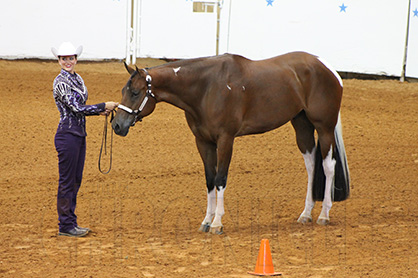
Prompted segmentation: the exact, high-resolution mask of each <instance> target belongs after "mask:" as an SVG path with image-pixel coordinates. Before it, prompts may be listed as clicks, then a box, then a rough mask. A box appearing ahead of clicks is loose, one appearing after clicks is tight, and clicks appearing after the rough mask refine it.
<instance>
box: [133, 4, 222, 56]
mask: <svg viewBox="0 0 418 278" xmlns="http://www.w3.org/2000/svg"><path fill="white" fill-rule="evenodd" d="M139 1H140V4H139V14H140V28H139V29H140V31H139V32H140V34H139V36H140V39H139V52H138V54H139V55H138V56H139V57H153V58H162V57H166V58H191V57H201V56H209V55H215V54H216V20H217V18H216V15H217V13H216V11H215V12H214V13H195V12H193V1H187V0H158V1H156V0H139ZM208 2H209V1H208Z"/></svg>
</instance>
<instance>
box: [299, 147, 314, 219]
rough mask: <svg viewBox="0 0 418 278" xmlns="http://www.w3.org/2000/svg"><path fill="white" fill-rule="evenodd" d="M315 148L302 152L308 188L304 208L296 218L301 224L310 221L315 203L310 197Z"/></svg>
mask: <svg viewBox="0 0 418 278" xmlns="http://www.w3.org/2000/svg"><path fill="white" fill-rule="evenodd" d="M315 150H316V148H314V149H313V150H312V152H306V153H305V154H303V159H304V160H305V166H306V171H307V172H308V190H307V192H306V199H305V209H304V210H303V212H302V214H301V215H300V216H299V219H298V222H300V223H303V224H305V223H307V222H311V221H312V215H311V212H312V209H313V207H314V205H315V202H314V200H313V198H312V184H313V178H314V170H315Z"/></svg>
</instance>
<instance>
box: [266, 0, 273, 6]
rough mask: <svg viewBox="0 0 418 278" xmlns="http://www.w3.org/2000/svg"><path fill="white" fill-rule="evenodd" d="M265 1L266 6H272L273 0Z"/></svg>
mask: <svg viewBox="0 0 418 278" xmlns="http://www.w3.org/2000/svg"><path fill="white" fill-rule="evenodd" d="M266 1H267V6H272V7H273V2H274V0H266Z"/></svg>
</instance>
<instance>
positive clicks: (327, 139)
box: [316, 129, 336, 225]
mask: <svg viewBox="0 0 418 278" xmlns="http://www.w3.org/2000/svg"><path fill="white" fill-rule="evenodd" d="M318 140H319V144H320V145H321V153H322V157H323V158H324V159H323V161H322V167H323V169H324V174H325V191H324V199H323V201H322V210H321V214H320V215H319V217H318V220H317V222H316V223H317V224H319V225H327V224H328V223H329V211H330V210H331V207H332V184H333V182H334V175H335V164H336V161H335V159H334V158H333V154H332V153H333V144H334V131H333V130H332V129H331V130H328V131H323V132H321V131H318Z"/></svg>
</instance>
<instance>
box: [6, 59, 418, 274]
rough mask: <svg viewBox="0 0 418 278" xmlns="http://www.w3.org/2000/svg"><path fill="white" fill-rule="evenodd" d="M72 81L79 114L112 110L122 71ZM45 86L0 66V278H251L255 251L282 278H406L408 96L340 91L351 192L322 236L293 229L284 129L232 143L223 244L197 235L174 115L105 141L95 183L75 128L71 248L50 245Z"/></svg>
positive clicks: (43, 71)
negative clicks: (77, 86)
mask: <svg viewBox="0 0 418 278" xmlns="http://www.w3.org/2000/svg"><path fill="white" fill-rule="evenodd" d="M158 63H164V62H163V61H155V60H139V61H138V66H139V67H144V66H153V65H156V64H158ZM77 71H78V72H79V73H80V74H81V75H82V76H83V78H84V80H85V82H86V85H87V87H88V89H89V93H90V98H89V101H88V103H90V104H94V103H98V102H102V101H108V100H114V101H120V99H121V93H120V92H121V88H122V87H123V86H124V84H125V82H126V81H127V79H128V74H127V73H126V72H125V69H124V67H123V64H122V63H119V62H108V63H79V65H77ZM58 72H59V66H58V64H57V63H56V62H48V61H0V97H1V102H0V105H1V114H0V124H1V126H2V133H1V143H0V144H1V157H2V162H1V167H0V206H1V214H0V238H1V243H0V277H221V278H226V277H228V278H232V277H252V276H250V275H248V274H247V271H253V270H254V267H255V263H256V259H257V254H258V251H259V246H260V241H261V239H262V238H267V239H269V242H270V246H271V252H272V256H273V262H274V267H275V270H276V271H280V272H282V273H283V277H289V278H290V277H315V278H320V277H350V278H351V277H418V241H417V240H416V238H418V140H417V138H418V117H417V111H418V84H417V83H400V82H398V81H360V80H344V83H345V90H344V97H343V104H342V122H343V127H344V140H345V145H346V151H347V155H348V161H349V166H350V171H351V179H352V185H353V188H352V195H351V197H350V199H349V200H347V201H345V202H341V203H335V204H334V206H333V208H332V210H331V224H330V225H329V226H327V227H322V226H318V225H316V224H310V225H305V226H303V225H300V224H297V222H296V220H297V218H298V216H299V214H300V213H301V212H302V210H303V206H304V198H305V187H306V179H307V175H306V171H305V167H304V162H303V159H302V156H301V154H300V153H299V151H298V149H297V147H296V143H295V136H294V132H293V129H292V127H291V126H290V125H289V124H287V125H285V126H283V127H281V128H279V129H277V130H275V131H272V132H269V133H266V134H262V135H256V136H247V137H242V138H238V139H236V142H235V147H234V155H233V159H232V163H231V167H230V174H229V180H228V187H227V191H226V193H225V203H226V214H225V216H224V218H223V224H224V226H225V227H224V231H225V233H224V234H223V235H220V236H215V235H210V234H203V233H199V232H198V231H197V230H198V228H199V226H200V222H201V221H202V220H203V218H204V214H205V209H206V188H205V183H204V182H205V181H204V174H203V166H202V162H201V160H200V157H199V155H198V152H197V150H196V147H195V145H194V138H193V135H192V134H191V132H190V130H189V129H188V127H187V124H186V120H185V118H184V114H183V111H181V110H179V109H177V108H175V107H173V106H170V105H168V104H165V103H161V104H158V105H157V109H156V110H155V112H154V113H153V114H152V115H150V116H149V117H147V118H145V119H144V121H143V122H142V123H139V124H137V125H136V126H135V127H134V128H132V129H131V131H130V133H129V135H128V136H127V137H126V138H122V137H118V136H115V137H114V146H113V167H112V170H111V172H110V173H109V174H108V175H103V174H101V173H100V172H99V171H98V167H97V161H98V156H99V149H100V144H101V138H102V133H103V125H104V120H105V118H104V117H102V116H96V117H89V118H88V124H87V132H88V137H87V146H88V148H87V158H86V165H85V174H84V180H83V185H82V187H81V189H80V193H79V198H78V207H77V215H78V217H79V224H80V225H81V226H88V227H90V228H91V229H92V230H93V232H92V233H90V234H89V235H88V236H87V237H85V238H81V239H74V238H68V237H58V236H57V232H58V226H57V213H56V191H57V181H58V166H57V154H56V152H55V148H54V143H53V138H54V134H55V130H56V127H57V124H58V118H59V114H58V111H57V109H56V107H55V103H54V101H53V98H52V81H53V79H54V78H55V76H56V75H57V74H58ZM106 159H108V156H106V157H105V158H104V163H105V161H107V160H106ZM105 166H106V165H105ZM319 212H320V203H318V204H317V206H316V207H315V209H314V211H313V216H314V218H315V219H316V218H317V217H318V215H319Z"/></svg>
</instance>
